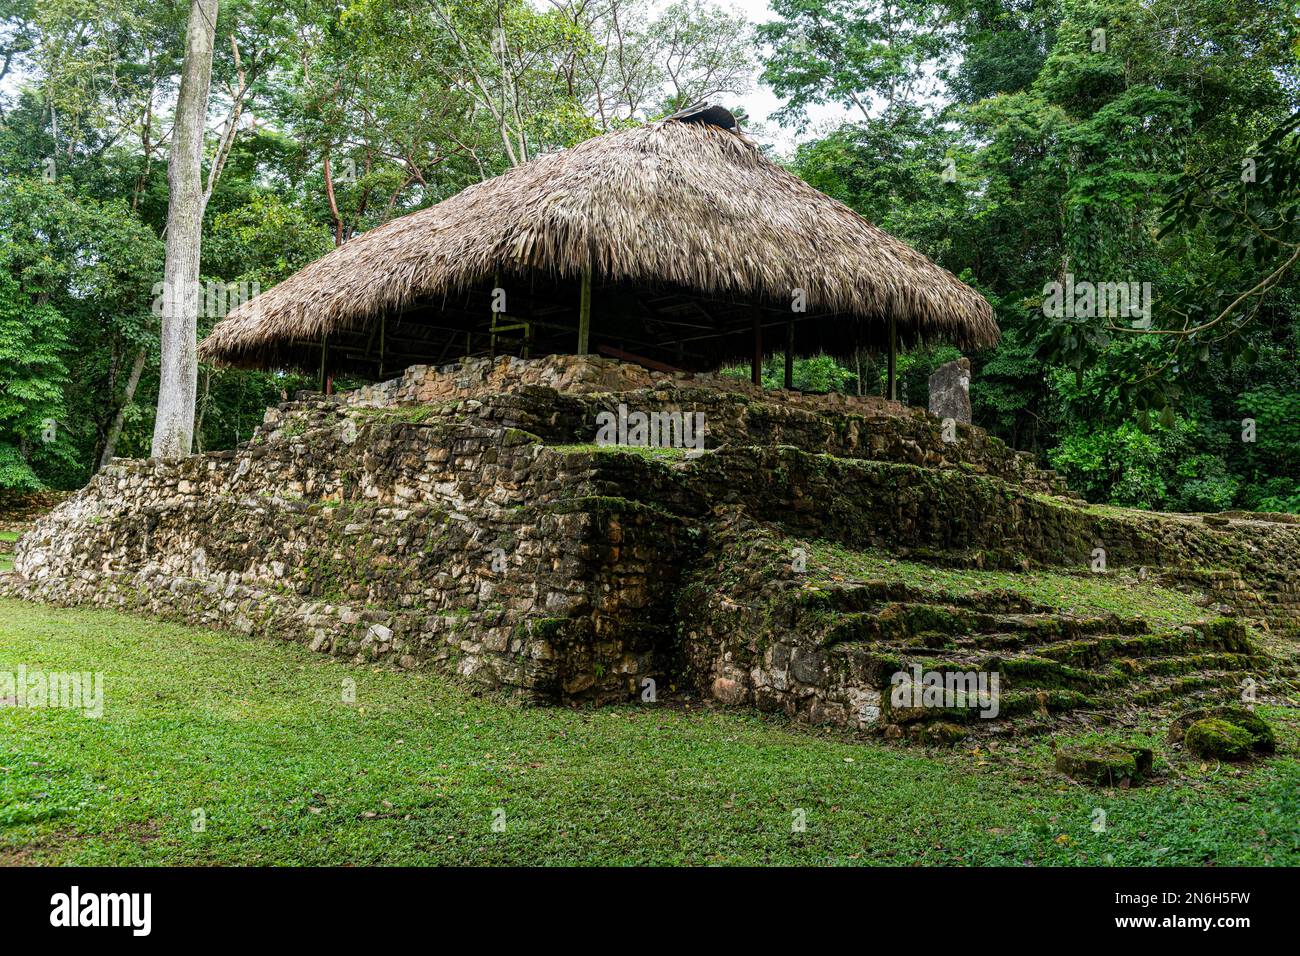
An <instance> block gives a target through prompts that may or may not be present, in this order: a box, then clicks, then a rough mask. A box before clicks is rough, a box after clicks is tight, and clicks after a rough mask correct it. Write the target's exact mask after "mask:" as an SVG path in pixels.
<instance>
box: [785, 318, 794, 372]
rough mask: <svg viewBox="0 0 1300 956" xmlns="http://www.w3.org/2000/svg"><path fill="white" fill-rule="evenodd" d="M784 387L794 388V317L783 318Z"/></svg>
mask: <svg viewBox="0 0 1300 956" xmlns="http://www.w3.org/2000/svg"><path fill="white" fill-rule="evenodd" d="M785 387H786V388H794V319H786V320H785Z"/></svg>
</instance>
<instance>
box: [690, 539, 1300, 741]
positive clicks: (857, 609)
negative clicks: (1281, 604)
mask: <svg viewBox="0 0 1300 956" xmlns="http://www.w3.org/2000/svg"><path fill="white" fill-rule="evenodd" d="M732 533H733V534H735V535H736V536H735V538H734V539H733V540H732V541H731V543H730V544H729V546H728V547H727V548H726V549H725V552H726V555H727V558H726V559H724V560H723V562H721V563H720V565H717V566H713V567H710V568H708V569H706V570H704V571H703V572H702V573H700V574H697V575H696V576H695V577H694V578H693V579H692V580H691V581H690V582H689V584H688V585H687V588H686V592H685V593H686V595H687V596H686V598H685V599H684V600H682V601H680V602H679V607H680V608H681V612H682V615H683V623H682V629H683V637H684V642H683V643H684V647H685V649H686V650H685V653H686V659H687V660H686V670H687V673H689V674H690V675H692V678H693V680H694V683H695V685H696V686H697V687H698V688H699V689H700V691H701V692H702V693H704V694H706V695H708V696H711V697H713V698H715V699H717V700H719V701H721V702H723V703H725V704H729V705H753V706H756V707H758V708H760V709H762V710H769V711H779V712H783V713H786V714H787V715H789V716H791V717H793V718H795V719H799V720H806V721H809V722H813V723H828V724H840V725H847V726H849V727H853V728H856V729H858V730H863V731H871V732H880V733H884V734H885V735H887V736H901V735H908V736H913V737H919V738H922V739H927V740H943V739H957V738H960V737H963V736H966V735H967V734H986V733H1006V732H1009V731H1015V732H1019V733H1024V732H1038V731H1042V730H1046V729H1049V728H1051V727H1053V726H1056V725H1059V724H1060V723H1061V722H1062V721H1069V720H1072V719H1080V718H1086V719H1100V720H1105V721H1106V722H1108V723H1113V722H1116V721H1119V722H1123V721H1124V720H1126V719H1127V717H1128V716H1129V715H1131V714H1132V713H1133V712H1134V711H1135V710H1137V709H1147V710H1149V709H1151V708H1155V707H1159V706H1161V705H1164V704H1168V703H1178V704H1180V705H1183V704H1188V705H1190V704H1191V703H1201V702H1218V701H1224V700H1230V699H1234V698H1236V697H1238V696H1239V695H1240V693H1241V691H1242V689H1243V686H1245V685H1246V682H1247V681H1249V682H1250V684H1249V686H1251V687H1253V688H1254V689H1255V691H1256V692H1257V693H1260V694H1267V693H1269V691H1270V689H1272V688H1281V689H1286V690H1289V689H1290V687H1289V686H1288V679H1289V678H1293V677H1294V676H1295V675H1296V674H1297V672H1298V671H1297V667H1296V665H1295V661H1294V660H1292V661H1289V662H1288V661H1280V660H1278V659H1277V658H1275V657H1273V656H1271V655H1269V654H1267V653H1266V652H1265V651H1264V649H1263V648H1262V647H1260V646H1259V645H1258V643H1257V642H1256V641H1254V640H1253V639H1252V638H1251V636H1250V634H1249V631H1248V628H1247V626H1246V624H1245V623H1244V622H1243V620H1241V619H1234V618H1226V617H1214V618H1208V619H1198V618H1196V617H1194V616H1188V619H1187V620H1185V621H1181V622H1174V621H1168V620H1162V621H1159V622H1153V621H1152V620H1150V619H1149V618H1147V617H1145V616H1143V615H1141V614H1134V613H1130V614H1117V613H1113V612H1112V613H1079V612H1078V611H1077V610H1067V609H1062V608H1060V607H1054V606H1051V605H1050V604H1047V603H1043V602H1042V601H1038V600H1034V599H1031V598H1029V597H1026V596H1025V595H1023V594H1018V593H1016V592H1015V591H1013V590H1009V589H1007V588H1005V587H1003V586H1001V582H1003V581H1005V580H1006V579H1007V578H1008V577H1010V578H1012V579H1014V577H1015V575H1006V574H1002V575H998V576H997V582H998V585H997V586H991V587H988V588H986V589H979V590H971V591H966V592H960V593H959V592H955V591H949V590H943V589H937V588H934V587H919V586H916V585H915V584H912V583H909V582H907V581H905V580H898V579H894V580H885V579H871V578H855V577H853V576H852V575H846V574H834V575H832V579H831V580H827V579H826V578H825V576H824V575H823V576H819V575H817V574H816V572H817V571H819V570H821V571H825V570H826V569H825V568H821V569H819V568H815V567H809V568H806V569H805V570H804V571H803V572H802V574H803V575H807V576H812V577H814V578H818V579H817V580H816V583H815V584H813V583H810V582H807V581H801V580H800V577H801V575H800V574H797V573H794V572H792V571H791V570H789V564H788V561H786V560H785V557H786V555H788V553H789V551H790V550H791V542H790V541H789V540H788V539H780V538H777V537H776V536H775V535H773V534H772V533H771V532H770V531H769V530H767V529H760V528H753V527H751V528H748V529H746V530H745V531H740V532H736V531H734V530H733V532H732ZM776 541H780V542H781V544H780V545H778V544H776V543H774V542H776ZM803 544H804V543H798V542H796V543H794V547H795V548H798V549H800V550H802V548H803ZM810 547H811V545H810ZM809 560H815V559H809ZM732 562H734V563H732ZM759 569H762V570H759ZM764 576H766V577H767V579H768V582H769V588H768V590H767V593H765V594H764V593H760V594H759V595H755V597H756V598H757V599H756V600H750V601H749V602H742V601H739V600H737V597H738V593H737V592H738V590H739V589H738V588H737V587H736V586H735V584H734V582H735V581H736V580H737V579H739V580H740V581H747V580H753V579H754V578H757V577H764ZM1026 576H1027V575H1026ZM1064 584H1065V586H1067V587H1068V586H1069V579H1068V577H1067V578H1066V579H1065V582H1064ZM1113 586H1114V587H1115V588H1116V589H1124V590H1132V589H1134V587H1135V585H1134V584H1133V583H1131V582H1118V581H1117V582H1115V584H1114V585H1113ZM1133 598H1134V601H1133V603H1134V604H1140V603H1141V593H1140V587H1139V591H1138V593H1136V594H1134V595H1133ZM930 675H933V676H930ZM994 675H996V677H994ZM950 676H951V678H952V684H953V689H954V690H955V691H957V694H956V695H955V699H954V695H945V696H941V695H938V694H936V695H935V699H933V700H926V699H924V694H923V690H924V683H923V682H924V680H927V679H928V680H930V681H932V682H933V683H934V686H935V687H936V688H938V687H940V686H942V687H944V688H945V689H946V688H947V686H948V682H949V677H950ZM918 680H920V681H922V683H920V684H918ZM980 681H983V683H982V684H981V683H980ZM979 688H983V689H984V690H985V691H986V693H985V694H984V695H983V696H980V695H979V694H976V695H975V696H974V697H973V698H972V697H971V696H970V695H969V694H967V695H966V697H964V698H963V697H962V692H963V691H965V690H976V689H979ZM917 691H921V693H917ZM989 692H992V695H991V696H990V693H989Z"/></svg>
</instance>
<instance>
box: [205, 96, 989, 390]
mask: <svg viewBox="0 0 1300 956" xmlns="http://www.w3.org/2000/svg"><path fill="white" fill-rule="evenodd" d="M585 269H590V270H592V273H591V274H592V275H594V276H595V277H596V281H597V282H598V283H601V284H602V285H603V286H604V287H606V288H613V287H624V288H632V289H636V288H642V287H644V288H656V289H664V288H671V289H674V290H678V292H679V293H680V292H684V293H686V294H688V295H690V294H693V295H695V296H698V297H700V298H701V299H702V300H704V301H706V302H707V301H710V300H711V301H731V302H736V301H742V302H749V303H754V304H759V303H762V304H765V305H766V307H767V308H769V309H771V310H772V313H773V314H780V313H783V314H784V316H785V318H790V317H791V316H793V318H794V319H796V320H798V321H800V322H802V321H803V320H805V319H806V318H813V317H822V318H831V317H833V318H834V319H835V322H836V325H835V329H836V330H837V331H834V332H833V333H832V337H833V338H839V339H843V340H845V341H848V340H852V339H854V338H855V336H856V337H858V338H859V339H860V338H861V333H862V331H863V330H870V332H871V335H870V338H872V339H874V340H876V341H877V342H878V341H880V338H881V335H882V330H884V329H885V328H886V327H887V324H888V320H889V319H891V318H892V319H893V321H894V322H895V324H896V332H897V335H898V339H899V341H900V342H901V343H903V344H916V343H922V342H933V341H946V342H951V343H953V344H955V345H957V346H959V347H961V348H964V349H976V348H982V347H986V346H990V345H993V344H995V343H996V342H997V341H998V337H999V333H998V328H997V325H996V323H995V322H994V321H993V317H992V310H991V308H990V307H989V304H988V302H987V301H986V300H985V299H984V298H983V297H982V296H980V295H979V294H978V293H976V292H975V291H974V290H972V289H971V288H969V287H968V286H966V285H964V284H963V283H962V282H960V281H959V280H958V279H957V278H956V277H955V276H953V275H952V274H951V273H949V272H947V271H946V270H944V269H942V268H940V267H939V266H937V265H935V264H934V263H933V262H931V261H930V260H929V259H927V258H926V257H925V256H924V255H922V254H921V253H919V252H917V251H916V250H915V249H913V248H911V247H910V246H908V245H907V244H906V243H903V242H900V241H899V240H897V239H895V238H894V237H892V236H890V235H888V234H886V233H885V232H883V231H881V230H880V229H877V228H876V227H875V226H873V225H872V224H871V223H869V222H867V221H866V220H865V219H863V218H862V217H861V216H859V215H858V214H857V213H855V212H854V211H853V210H851V209H849V208H848V207H847V206H845V205H844V204H842V203H840V202H837V201H835V200H833V199H831V198H830V197H828V196H826V195H824V194H823V193H820V192H818V191H817V190H816V189H814V188H813V187H811V186H809V185H808V184H807V183H805V182H803V181H802V180H801V179H799V178H798V177H796V176H794V175H792V174H791V173H789V172H787V171H786V170H784V169H782V168H781V167H779V166H777V165H776V164H774V163H773V162H771V161H770V160H768V159H767V158H766V157H765V156H764V155H763V154H762V153H761V152H760V151H759V150H758V149H757V148H756V147H755V145H754V144H753V143H752V142H751V141H749V140H748V139H746V138H745V137H744V136H743V135H741V134H740V133H739V132H737V131H733V130H730V129H724V128H721V127H720V126H718V125H712V124H711V123H709V122H695V121H682V120H680V119H671V118H670V119H669V120H666V121H659V122H655V123H650V124H647V125H644V126H639V127H635V128H631V129H624V130H618V131H616V132H611V133H607V134H605V135H603V136H599V137H596V138H595V139H591V140H588V141H586V142H584V143H581V144H579V145H577V146H574V147H572V148H571V149H566V150H563V151H561V152H557V153H553V154H548V155H543V156H541V157H539V158H537V159H535V160H534V161H532V162H530V163H527V164H526V165H523V166H519V167H516V168H514V169H511V170H509V171H507V172H505V173H503V174H502V175H500V176H497V177H496V178H494V179H490V180H487V181H486V182H482V183H478V184H476V185H473V186H470V187H469V188H467V189H465V190H463V191H462V192H460V193H458V194H457V195H455V196H452V197H451V198H449V199H447V200H445V201H443V202H441V203H438V204H437V205H436V206H432V207H429V208H427V209H423V210H420V211H418V212H415V213H411V214H410V215H407V216H403V217H402V218H400V219H396V220H393V221H392V222H389V223H386V224H385V225H382V226H379V227H377V228H375V229H372V230H370V231H369V232H366V233H363V234H362V235H359V236H357V237H356V238H355V239H352V240H351V241H349V242H347V243H345V244H344V245H343V246H341V247H339V248H337V249H335V250H333V251H332V252H330V253H329V254H327V255H325V256H323V257H322V258H321V259H319V260H317V261H316V262H313V263H312V264H310V265H308V266H307V267H305V268H304V269H302V270H301V271H300V272H298V273H297V274H295V275H294V276H292V277H290V278H289V279H286V280H285V281H283V282H281V283H280V284H279V285H277V286H275V287H274V288H272V289H270V290H269V291H267V292H265V293H263V294H261V295H260V296H258V297H257V298H255V299H253V300H252V301H250V302H248V303H245V304H244V305H242V306H241V307H240V308H238V309H236V310H235V311H233V312H232V313H231V314H230V315H228V316H227V317H226V318H225V319H223V320H222V321H221V322H220V323H219V324H218V325H217V326H216V328H215V329H214V330H213V332H212V334H211V335H209V336H208V337H207V339H206V340H205V341H204V342H203V344H202V346H201V349H200V354H201V356H202V357H203V358H204V359H207V360H215V361H220V362H223V363H229V364H236V365H260V364H270V363H273V362H275V361H284V360H285V359H286V358H287V357H289V356H290V355H291V354H292V352H293V350H292V349H291V348H289V347H288V346H289V343H298V344H299V345H305V344H307V343H320V342H322V341H323V340H325V339H330V340H333V339H334V338H335V337H336V336H344V335H346V334H351V335H353V336H354V337H355V336H356V335H357V334H358V333H362V334H364V333H365V332H366V331H367V329H370V330H371V332H373V328H372V327H373V326H374V325H376V324H378V323H377V321H376V320H377V318H378V317H379V316H399V317H400V316H402V315H403V314H404V313H405V314H410V313H411V312H412V310H415V309H421V308H422V309H424V310H425V314H435V315H436V314H437V311H438V309H439V299H441V300H442V306H443V307H446V306H447V304H448V302H450V301H451V300H452V299H454V298H455V297H457V296H463V295H464V294H466V293H467V292H469V291H471V290H474V289H482V288H483V287H484V286H485V285H487V286H491V285H492V284H494V283H502V284H505V282H506V281H507V278H510V279H516V280H527V281H531V282H534V283H535V282H537V281H538V279H539V278H540V279H541V280H542V281H549V282H552V283H564V282H576V281H577V280H578V278H579V277H580V276H581V275H582V273H583V271H584V270H585ZM503 277H507V278H503ZM796 290H803V296H804V300H805V302H806V312H804V313H792V312H791V303H792V301H793V300H794V298H795V296H796V295H797V294H798V293H797V292H796ZM624 301H626V300H624ZM574 305H575V306H576V296H575V301H574ZM700 312H701V313H703V314H707V310H706V309H705V308H703V307H701V309H700ZM482 314H486V313H482ZM855 319H856V320H857V321H851V320H855ZM602 320H603V317H602V313H601V311H599V309H594V310H593V323H592V324H593V333H597V332H599V330H600V328H601V323H602ZM782 321H784V319H782ZM670 324H671V323H670ZM718 331H719V333H720V334H726V335H731V334H734V331H735V330H732V331H730V332H728V331H726V330H721V329H720V330H718ZM825 340H826V333H822V334H820V335H819V338H818V342H819V344H820V345H821V346H822V347H825ZM679 351H680V349H679ZM317 354H318V355H319V348H318V353H317ZM303 364H306V363H305V362H304V363H303Z"/></svg>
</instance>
